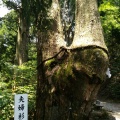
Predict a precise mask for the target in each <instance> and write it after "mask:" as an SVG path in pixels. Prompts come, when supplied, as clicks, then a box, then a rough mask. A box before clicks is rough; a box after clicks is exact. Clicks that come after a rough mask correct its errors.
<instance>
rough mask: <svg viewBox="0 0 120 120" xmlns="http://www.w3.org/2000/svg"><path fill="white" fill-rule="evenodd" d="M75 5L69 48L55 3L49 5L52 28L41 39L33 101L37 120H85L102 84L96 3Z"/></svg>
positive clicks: (84, 0) (104, 63) (103, 53)
mask: <svg viewBox="0 0 120 120" xmlns="http://www.w3.org/2000/svg"><path fill="white" fill-rule="evenodd" d="M75 4H76V9H75V33H74V34H75V35H74V37H73V42H72V43H71V44H70V45H69V46H67V43H66V41H65V35H64V32H63V28H62V24H61V17H60V7H59V3H58V0H53V1H52V6H51V9H50V10H49V11H50V13H49V15H50V17H51V19H53V21H52V23H53V24H51V29H50V30H48V31H47V35H46V33H43V34H42V36H43V37H42V38H41V39H42V41H44V42H43V44H42V50H43V51H44V52H43V57H42V61H40V60H39V61H38V63H40V64H38V72H39V73H38V74H39V75H40V76H41V77H40V76H39V87H38V91H39V92H38V94H39V98H41V99H39V100H38V101H37V102H40V106H38V107H37V112H39V116H37V120H89V117H90V114H91V112H92V104H93V102H94V101H95V99H96V95H97V92H98V90H99V88H100V85H101V83H102V82H103V81H104V80H105V73H106V70H107V67H108V55H107V47H106V45H105V43H104V38H103V33H102V28H101V23H100V18H99V13H98V8H97V2H96V0H76V1H75ZM41 68H44V70H43V73H42V72H41V71H39V70H40V69H41ZM44 74H45V75H44ZM42 75H44V77H43V76H42ZM41 116H42V117H41Z"/></svg>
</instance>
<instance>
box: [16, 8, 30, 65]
mask: <svg viewBox="0 0 120 120" xmlns="http://www.w3.org/2000/svg"><path fill="white" fill-rule="evenodd" d="M22 12H23V11H22V10H20V13H19V26H18V36H17V44H16V63H17V64H18V65H22V64H23V63H24V62H27V60H28V36H29V26H28V24H27V21H26V19H25V17H23V13H22Z"/></svg>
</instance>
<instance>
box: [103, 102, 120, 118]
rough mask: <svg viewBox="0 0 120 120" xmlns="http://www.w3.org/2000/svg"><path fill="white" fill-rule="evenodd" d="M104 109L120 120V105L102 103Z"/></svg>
mask: <svg viewBox="0 0 120 120" xmlns="http://www.w3.org/2000/svg"><path fill="white" fill-rule="evenodd" d="M101 105H102V106H103V108H104V109H105V110H107V111H109V112H110V113H111V114H112V116H114V117H115V118H116V120H120V103H113V102H101Z"/></svg>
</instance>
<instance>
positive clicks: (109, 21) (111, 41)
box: [99, 0, 120, 99]
mask: <svg viewBox="0 0 120 120" xmlns="http://www.w3.org/2000/svg"><path fill="white" fill-rule="evenodd" d="M99 11H100V15H101V20H102V26H103V29H104V36H105V41H106V43H107V46H108V49H109V55H110V69H111V74H112V78H111V81H110V84H109V85H108V86H107V93H106V94H109V97H110V98H112V99H119V98H120V76H119V74H120V0H102V2H101V4H100V7H99ZM115 81H117V82H115Z"/></svg>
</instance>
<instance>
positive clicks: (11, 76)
mask: <svg viewBox="0 0 120 120" xmlns="http://www.w3.org/2000/svg"><path fill="white" fill-rule="evenodd" d="M35 66H36V62H35V61H31V62H28V63H25V64H23V65H22V66H16V65H12V64H10V63H8V62H5V63H4V69H2V71H1V73H0V77H1V79H0V120H9V119H10V118H12V117H13V113H14V95H15V94H20V93H27V94H28V97H29V99H28V100H29V113H32V114H30V115H29V117H31V115H33V114H34V110H35V108H34V107H35V92H36V91H35V90H36V67H35Z"/></svg>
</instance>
